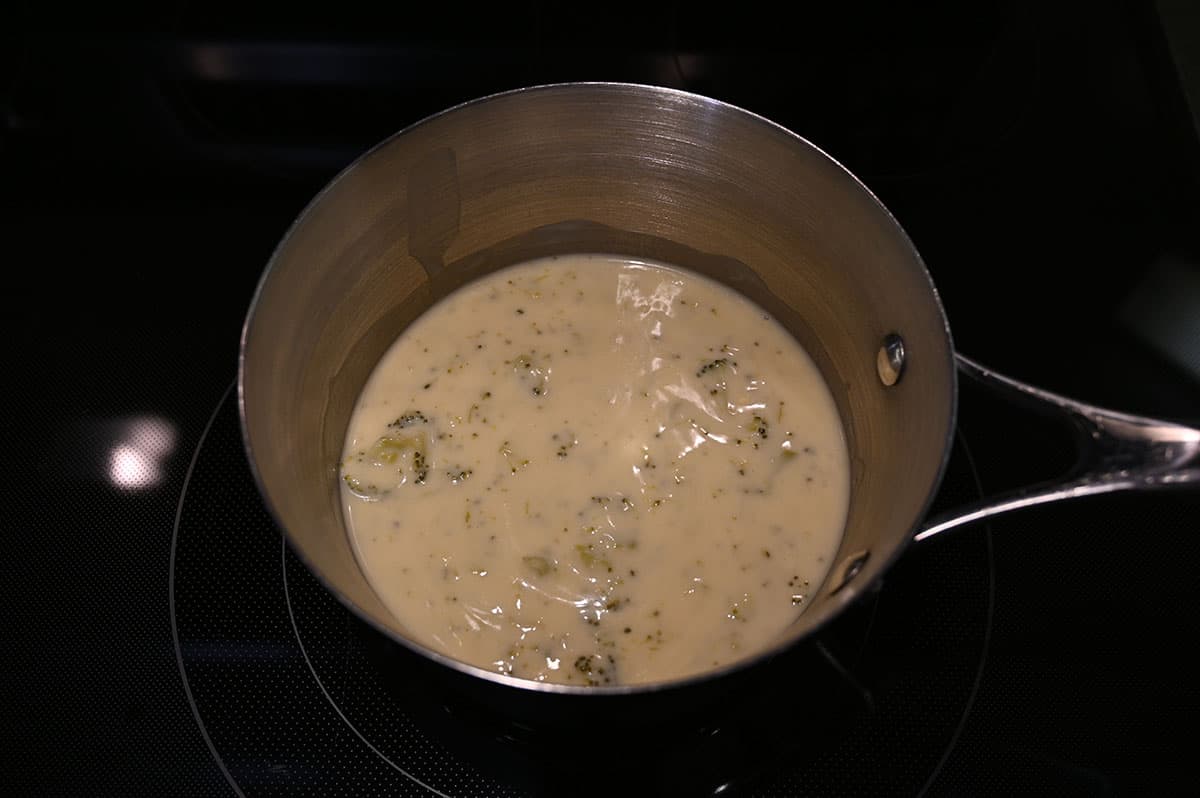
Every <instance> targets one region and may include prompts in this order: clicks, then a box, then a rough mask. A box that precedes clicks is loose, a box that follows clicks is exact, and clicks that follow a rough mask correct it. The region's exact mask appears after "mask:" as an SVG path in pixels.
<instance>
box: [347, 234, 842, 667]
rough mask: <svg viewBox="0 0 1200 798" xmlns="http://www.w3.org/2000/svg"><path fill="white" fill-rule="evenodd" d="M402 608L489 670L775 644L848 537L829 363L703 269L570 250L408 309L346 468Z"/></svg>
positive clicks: (695, 662) (694, 661)
mask: <svg viewBox="0 0 1200 798" xmlns="http://www.w3.org/2000/svg"><path fill="white" fill-rule="evenodd" d="M341 477H342V486H341V488H342V492H343V498H344V502H345V511H346V512H345V517H346V521H347V525H348V528H349V532H350V535H351V537H352V539H353V542H354V546H355V551H356V553H357V556H358V558H359V561H360V564H361V567H362V568H363V570H364V572H365V573H366V575H367V578H368V580H369V581H370V583H371V585H372V586H373V588H374V589H375V591H376V592H377V593H378V595H379V597H380V598H381V600H382V601H383V602H384V604H385V605H386V606H387V607H388V609H389V610H390V611H391V612H392V614H393V615H394V616H395V618H396V620H397V623H398V626H399V627H400V628H401V629H403V630H404V631H405V632H406V633H407V634H408V635H409V636H410V637H411V638H412V639H414V640H416V641H418V642H420V643H422V644H424V645H426V646H428V647H429V648H432V649H434V650H437V651H440V652H443V653H445V654H447V655H449V656H451V657H454V658H457V659H459V660H462V661H465V662H468V663H471V664H474V665H477V666H479V667H481V668H486V669H489V670H492V671H495V672H499V673H502V674H509V675H512V676H515V677H519V678H524V679H532V680H538V681H548V682H559V683H564V684H575V685H616V684H634V683H645V682H656V681H661V680H667V679H673V678H678V677H683V676H687V675H689V674H694V673H697V672H700V671H704V670H708V669H710V668H712V667H714V666H719V665H722V664H725V663H728V662H731V661H733V660H737V659H740V658H742V657H745V656H749V655H751V654H753V653H755V652H756V651H759V650H761V649H762V648H764V647H766V646H768V645H770V644H771V643H772V642H773V641H774V640H775V639H777V638H778V636H779V635H780V634H781V632H782V631H783V630H784V629H785V628H786V627H787V626H788V625H789V624H790V623H791V622H792V621H793V620H794V619H795V618H796V616H797V614H798V613H800V612H802V611H803V610H804V608H805V605H806V603H807V602H808V599H809V595H810V591H811V590H812V589H814V588H815V587H816V586H817V585H818V584H820V582H821V580H822V579H823V578H824V576H825V573H826V571H827V570H828V568H829V566H830V563H831V562H832V559H833V556H834V554H835V552H836V550H837V546H838V543H839V541H840V539H841V535H842V530H843V526H844V524H845V520H846V511H847V501H848V496H849V466H848V458H847V451H846V444H845V441H844V438H843V435H842V426H841V423H840V421H839V417H838V413H837V409H836V407H835V405H834V402H833V398H832V396H831V395H830V392H829V390H828V388H827V387H826V385H825V383H824V381H823V380H822V378H821V375H820V372H819V371H818V370H817V368H816V366H815V365H814V363H813V362H812V360H811V359H810V358H809V356H808V355H807V353H805V351H804V350H803V349H802V348H801V347H800V346H799V345H798V344H797V343H796V341H795V340H794V339H793V338H792V337H791V336H790V335H789V334H788V333H787V332H786V331H785V330H784V329H783V328H782V327H781V326H780V325H779V324H778V323H777V322H776V321H774V320H773V319H772V318H770V317H769V316H768V315H767V314H766V313H764V311H763V310H762V309H761V308H759V307H757V306H756V305H754V304H753V303H751V302H750V301H749V300H747V299H745V298H744V297H742V296H741V295H740V294H737V293H735V292H733V291H731V290H730V289H728V288H726V287H724V286H722V285H720V284H719V283H716V282H714V281H713V280H710V279H708V278H706V277H702V276H700V275H697V274H694V273H690V272H685V271H681V270H678V269H675V268H672V267H669V266H666V265H663V264H657V263H648V262H642V261H632V260H629V259H622V258H617V257H611V256H603V255H577V256H560V257H556V258H547V259H541V260H537V261H531V262H528V263H524V264H521V265H518V266H514V267H511V268H508V269H505V270H502V271H499V272H496V273H493V274H491V275H489V276H487V277H484V278H482V279H480V280H478V281H476V282H474V283H471V284H469V285H467V286H465V287H464V288H462V289H460V290H458V291H457V292H455V293H453V294H451V295H450V296H449V297H447V298H446V299H444V300H442V301H441V302H440V303H438V304H437V305H436V306H434V307H433V308H431V309H430V310H429V311H428V312H426V313H425V314H424V315H423V316H422V317H421V318H419V319H418V320H417V321H416V322H415V323H414V324H413V325H411V326H410V327H409V328H408V329H407V330H405V331H404V333H403V334H402V335H401V336H400V338H399V339H398V340H397V341H396V342H395V344H394V345H393V346H392V347H391V348H390V349H389V350H388V351H387V353H386V354H385V355H384V357H383V358H382V359H381V360H380V362H379V364H378V365H377V367H376V368H375V370H374V372H373V373H372V375H371V377H370V379H369V380H368V382H367V384H366V386H365V387H364V389H363V392H362V394H361V396H360V397H359V400H358V403H357V406H356V408H355V410H354V413H353V416H352V418H351V420H350V426H349V430H348V433H347V438H346V445H345V451H344V455H343V460H342V465H341Z"/></svg>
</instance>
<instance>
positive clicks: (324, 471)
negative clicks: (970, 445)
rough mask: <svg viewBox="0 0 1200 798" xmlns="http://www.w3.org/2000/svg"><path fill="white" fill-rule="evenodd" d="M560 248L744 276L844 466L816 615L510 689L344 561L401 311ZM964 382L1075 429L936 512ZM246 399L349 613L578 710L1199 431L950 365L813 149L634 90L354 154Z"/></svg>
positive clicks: (863, 220) (1127, 468)
mask: <svg viewBox="0 0 1200 798" xmlns="http://www.w3.org/2000/svg"><path fill="white" fill-rule="evenodd" d="M573 252H578V253H590V252H597V253H610V254H618V255H625V256H630V257H635V258H642V259H651V260H656V261H663V262H667V263H671V264H674V265H677V266H680V267H683V268H685V269H690V270H694V271H697V272H700V273H703V274H706V275H708V276H711V277H714V278H716V279H718V280H720V281H722V282H724V283H725V284H727V285H729V286H731V287H732V288H734V289H736V290H738V291H741V292H742V293H743V294H745V295H746V296H748V297H749V298H750V299H752V300H754V301H755V302H757V303H759V304H760V305H761V306H763V307H764V308H765V309H766V310H768V311H769V312H771V313H772V314H773V315H774V316H775V317H776V318H777V319H779V320H780V322H782V323H783V324H784V326H785V327H787V329H788V330H789V331H790V332H791V333H792V334H793V335H794V336H795V337H796V339H797V340H798V341H799V342H800V343H801V344H802V345H803V346H804V347H805V349H807V351H808V352H809V354H810V355H811V356H812V357H813V359H814V360H815V361H816V363H817V365H818V366H819V367H820V369H821V372H822V374H823V375H824V377H825V380H826V382H827V383H828V385H829V386H830V388H831V390H832V392H833V394H834V397H835V399H836V402H837V407H838V411H839V413H840V416H841V420H842V424H843V427H844V432H845V438H846V441H847V445H848V447H849V451H850V462H851V472H852V473H851V500H850V507H849V514H848V517H847V521H846V527H845V533H844V536H843V539H842V542H841V546H840V549H839V551H838V553H837V556H836V558H835V560H834V563H835V564H834V565H833V567H832V568H831V569H830V571H829V573H828V576H827V577H826V579H825V581H824V584H822V585H821V586H820V587H819V589H817V590H815V591H814V592H813V595H812V602H811V604H810V605H809V606H808V607H807V609H806V610H805V611H804V612H802V613H800V614H799V615H798V616H797V618H796V620H795V621H794V623H792V624H791V626H790V627H789V628H788V629H787V630H786V632H785V633H784V634H782V635H781V636H780V637H779V639H778V640H777V641H776V642H775V644H774V645H772V646H771V647H769V648H768V649H766V650H764V651H760V652H757V653H755V654H753V655H751V656H749V657H747V658H746V659H743V660H741V661H737V662H734V663H731V664H729V665H726V666H723V667H720V668H714V669H713V670H712V671H711V672H706V673H702V674H698V675H695V676H689V677H687V678H684V679H678V680H674V681H669V682H661V683H651V684H638V685H626V686H611V687H579V686H566V685H553V684H544V683H537V682H532V681H523V680H518V679H514V678H512V677H508V676H504V675H501V674H498V673H493V672H490V671H487V670H484V669H480V668H477V667H474V666H472V665H468V664H465V663H462V662H459V661H457V660H454V659H452V658H449V657H446V656H445V655H443V654H441V653H438V652H436V651H433V650H430V649H428V648H426V647H424V646H423V645H422V644H421V643H419V642H417V641H415V640H412V639H410V638H409V637H408V636H407V635H406V634H405V630H404V628H403V627H402V626H401V625H400V624H399V623H398V622H397V621H396V620H395V619H394V618H393V617H392V615H391V614H390V613H389V612H388V610H387V609H386V608H385V607H384V605H383V604H382V603H381V601H380V600H379V598H378V597H377V596H376V595H375V593H374V592H373V591H372V589H371V586H370V585H369V584H368V582H367V579H366V578H365V576H364V574H363V571H362V569H361V568H360V567H359V564H358V562H357V560H356V558H355V553H354V550H353V547H352V544H351V541H350V539H349V536H348V535H347V533H346V530H345V526H344V524H343V519H342V510H341V503H340V494H339V483H338V474H337V465H338V462H339V457H340V454H341V451H342V446H343V441H344V436H345V433H346V429H347V424H348V420H349V418H350V414H351V411H352V409H353V407H354V403H355V400H356V398H357V397H358V395H359V392H360V390H361V389H362V387H363V385H364V383H365V381H366V379H367V377H368V375H369V374H370V372H371V370H372V368H373V367H374V366H375V364H376V362H377V361H378V360H379V358H380V357H381V355H382V354H383V353H384V351H385V350H386V349H387V347H388V346H389V345H390V344H391V343H392V342H393V341H394V340H395V338H396V337H397V336H398V335H399V334H400V332H401V331H402V330H403V329H404V328H405V326H406V325H407V324H409V323H410V322H412V321H413V320H414V319H416V318H417V316H419V315H420V314H421V313H422V312H423V311H425V310H426V309H427V308H429V307H430V306H431V305H432V304H433V303H434V302H436V301H437V300H438V299H440V298H441V297H444V296H445V295H446V294H448V293H449V292H451V291H453V290H454V289H456V288H457V287H459V286H461V285H463V284H464V283H466V282H467V281H470V280H472V279H475V278H477V277H479V276H480V275H482V274H484V273H486V272H488V271H491V270H496V269H500V268H503V267H506V266H509V265H512V264H515V263H518V262H521V261H525V260H529V259H531V258H535V257H541V256H546V255H552V254H563V253H573ZM960 374H963V375H966V376H968V377H970V378H974V379H978V380H981V381H983V382H984V383H987V384H989V385H992V386H994V387H995V388H997V389H998V390H1000V391H1002V392H1004V393H1005V394H1007V395H1009V396H1011V397H1013V398H1015V399H1017V400H1019V401H1023V402H1027V403H1031V404H1033V405H1036V406H1038V407H1040V408H1042V409H1044V410H1046V411H1048V412H1051V413H1054V414H1057V415H1059V416H1061V417H1062V418H1063V420H1064V421H1065V422H1066V423H1068V424H1069V425H1071V426H1072V427H1073V428H1074V429H1075V430H1076V432H1077V433H1078V435H1077V440H1078V444H1079V461H1078V465H1077V466H1076V468H1075V469H1073V470H1072V471H1071V472H1070V473H1068V474H1065V475H1064V476H1063V477H1061V478H1060V479H1058V480H1055V481H1053V482H1050V483H1042V484H1038V485H1033V486H1030V487H1027V488H1025V489H1022V490H1019V491H1017V492H1014V493H1011V494H1008V495H1004V496H997V497H992V498H989V499H987V500H985V501H982V502H980V503H979V504H977V505H974V506H970V507H964V508H962V509H961V510H959V511H957V512H954V513H952V514H949V515H945V516H942V517H938V518H928V517H926V516H927V510H928V508H929V506H930V502H931V499H932V498H933V496H934V494H935V493H936V491H937V490H938V486H939V482H940V480H941V478H942V474H943V470H944V468H945V465H946V461H947V458H948V454H949V452H950V448H951V440H952V435H953V432H954V429H955V415H956V406H957V393H958V383H957V380H958V375H960ZM238 400H239V409H240V414H241V423H242V433H243V435H244V440H245V446H246V452H247V455H248V457H249V460H250V463H251V466H252V470H253V473H254V475H255V478H256V480H257V482H258V487H259V489H260V491H261V493H262V496H263V498H264V500H265V502H266V504H267V506H268V507H269V509H270V511H271V512H272V513H273V515H274V518H275V520H276V522H277V524H278V525H279V527H280V528H281V529H282V530H283V532H284V533H285V535H286V537H287V540H288V542H289V544H290V546H291V547H292V549H293V550H294V551H295V552H296V554H298V555H299V557H300V558H301V560H302V561H303V562H304V563H305V565H306V566H307V567H308V568H309V569H310V570H311V571H312V573H313V574H315V575H316V577H317V578H318V579H319V580H320V581H321V582H322V583H323V584H324V585H325V587H326V588H327V589H328V590H329V591H331V592H332V593H333V594H334V595H335V596H337V598H338V599H340V600H341V601H342V602H343V603H344V604H345V605H346V606H347V607H349V608H350V610H352V611H353V612H354V613H355V614H357V615H358V616H359V617H360V618H362V619H363V620H365V621H366V622H367V623H368V624H369V625H370V626H373V627H374V628H375V629H376V630H378V631H379V632H380V633H382V634H383V635H386V636H387V637H388V638H390V639H391V640H393V641H395V642H396V643H398V644H400V646H403V647H404V648H406V649H408V650H409V651H411V652H414V653H415V655H416V656H417V658H418V659H420V660H421V661H422V662H424V663H426V664H428V665H430V666H432V668H433V669H434V670H438V671H444V672H453V673H456V674H457V675H458V677H463V678H465V679H466V680H467V681H470V682H472V683H478V684H489V685H492V686H494V687H496V688H499V689H502V690H506V691H517V692H518V693H523V694H554V695H558V696H573V697H574V698H572V699H571V700H577V701H584V702H588V703H594V702H599V701H604V700H606V697H607V699H612V698H613V697H615V696H618V695H620V696H629V695H639V694H651V693H661V692H670V691H677V690H686V689H688V688H691V687H695V686H697V685H700V684H702V683H711V682H714V681H720V680H721V679H722V678H723V677H731V676H733V675H735V674H745V673H746V672H747V671H749V670H752V669H753V667H754V666H755V665H756V664H757V663H759V662H762V661H763V660H765V659H769V658H771V657H774V656H775V655H777V654H779V653H780V652H782V651H784V650H785V649H790V648H792V647H794V646H796V645H797V644H799V643H800V642H801V641H804V640H806V639H808V638H810V637H811V636H813V635H814V633H815V632H816V631H817V630H819V629H821V628H822V627H823V626H824V625H825V624H827V623H828V622H829V621H831V619H833V618H835V617H837V616H838V615H839V614H841V613H843V612H844V611H845V610H846V608H847V607H848V606H849V605H851V604H852V603H854V602H855V601H856V600H857V599H858V598H859V597H860V596H862V595H863V593H864V592H865V591H867V590H868V589H869V588H870V587H871V586H872V585H873V584H874V583H876V582H877V580H879V579H880V577H881V576H882V575H883V574H884V573H885V572H886V571H887V570H888V568H889V567H890V566H891V565H892V564H893V563H894V562H895V561H896V559H897V558H898V557H900V556H901V554H902V553H903V552H904V551H905V549H907V548H908V547H909V546H910V545H912V544H913V543H914V541H921V540H926V539H929V538H932V537H934V536H936V535H939V534H942V533H944V532H945V531H946V530H949V529H951V528H954V527H957V526H960V525H963V524H966V523H969V522H972V521H975V520H978V519H981V518H984V517H987V516H991V515H995V514H998V513H1004V512H1009V511H1013V510H1017V509H1020V508H1026V507H1030V506H1033V505H1037V504H1042V503H1046V502H1055V501H1060V500H1065V499H1071V498H1077V497H1083V496H1088V495H1091V494H1099V493H1107V492H1112V491H1122V490H1152V489H1161V488H1171V487H1184V486H1193V487H1194V486H1198V485H1200V430H1198V429H1195V428H1191V427H1188V426H1185V425H1183V424H1177V423H1171V422H1167V421H1161V420H1156V419H1150V418H1142V417H1138V416H1133V415H1128V414H1123V413H1118V412H1114V411H1110V410H1105V409H1101V408H1097V407H1093V406H1090V405H1087V404H1084V403H1082V402H1077V401H1073V400H1071V399H1067V398H1065V397H1061V396H1057V395H1054V394H1051V393H1049V392H1047V391H1044V390H1040V389H1038V388H1035V387H1032V386H1029V385H1025V384H1022V383H1020V382H1017V381H1015V380H1012V379H1008V378H1006V377H1003V376H1001V375H999V374H997V373H995V372H993V371H991V370H989V369H987V368H985V367H984V366H982V365H980V364H978V363H976V362H974V361H972V360H970V359H968V358H966V357H964V356H962V355H960V354H957V353H956V352H955V350H954V346H953V342H952V339H951V335H950V329H949V327H948V324H947V320H946V316H945V314H944V313H943V310H942V306H941V303H940V300H939V298H938V293H937V291H936V289H935V287H934V285H933V283H932V281H931V279H930V275H929V273H928V272H927V271H926V269H925V266H924V265H923V263H922V261H921V258H920V256H919V255H918V253H917V251H916V250H915V249H914V246H913V244H912V242H911V241H910V240H909V238H908V237H907V236H906V235H905V233H904V231H903V230H902V229H901V227H900V225H899V224H898V223H897V221H896V219H895V218H893V216H892V215H891V214H890V213H889V212H888V210H887V209H886V208H885V207H884V206H883V205H882V204H881V203H880V201H879V200H878V199H877V198H876V197H875V196H874V195H873V194H872V193H871V192H870V191H869V190H868V189H867V188H866V187H865V186H864V185H863V184H862V183H861V182H860V181H859V180H857V179H856V178H855V177H854V175H852V174H851V173H850V172H849V171H847V170H846V169H845V168H843V167H842V166H841V165H840V164H838V163H837V162H836V161H835V160H834V159H833V158H831V157H830V156H829V155H826V154H825V153H824V152H822V151H821V150H820V149H818V148H817V147H815V146H813V145H812V144H810V143H809V142H807V141H805V140H804V139H803V138H801V137H800V136H798V135H796V134H794V133H792V132H790V131H788V130H786V129H784V128H782V127H780V126H778V125H776V124H774V123H772V122H770V121H768V120H766V119H764V118H762V117H760V116H757V115H755V114H753V113H749V112H747V111H745V110H742V109H739V108H736V107H733V106H731V105H727V104H725V103H722V102H719V101H716V100H713V99H709V98H706V97H702V96H697V95H695V94H689V93H685V92H681V91H675V90H671V89H665V88H656V87H650V86H640V85H627V84H612V83H586V84H561V85H550V86H540V87H535V88H529V89H523V90H519V91H512V92H506V93H503V94H498V95H494V96H490V97H486V98H483V99H479V100H476V101H473V102H469V103H466V104H464V105H460V106H458V107H455V108H452V109H450V110H447V111H445V112H442V113H439V114H437V115H435V116H432V117H430V118H428V119H425V120H424V121H422V122H419V123H417V124H415V125H413V126H412V127H410V128H408V129H406V130H404V131H402V132H400V133H398V134H396V135H395V136H393V137H391V138H389V139H387V140H386V141H384V142H383V143H381V144H379V145H378V146H376V147H375V148H374V149H372V150H371V151H369V152H367V153H366V154H365V155H363V156H362V157H361V158H359V159H358V160H357V161H356V162H355V163H353V164H352V165H351V166H350V167H348V168H347V169H346V170H345V171H343V172H342V173H341V174H340V175H338V176H337V178H336V179H334V180H333V181H332V182H331V183H330V184H329V185H328V186H327V187H326V188H325V189H324V190H323V191H322V192H321V193H320V194H319V195H318V196H317V197H316V198H315V199H314V200H313V201H312V203H311V204H310V205H309V206H308V207H307V208H306V209H305V210H304V212H303V213H302V214H301V215H300V217H299V218H298V219H297V220H296V222H295V223H294V224H293V225H292V227H291V229H290V230H288V231H287V232H286V234H285V235H284V237H283V239H282V241H281V243H280V244H279V246H278V248H277V249H276V251H275V253H274V254H273V256H272V257H271V259H270V262H269V264H268V265H267V267H266V270H265V272H264V274H263V276H262V279H261V281H260V283H259V285H258V288H257V291H256V292H255V295H254V297H253V302H252V304H251V306H250V309H249V313H248V316H247V318H246V322H245V328H244V330H243V335H242V342H241V352H240V364H239V371H238ZM458 677H456V678H458ZM488 689H492V688H491V687H489V688H488Z"/></svg>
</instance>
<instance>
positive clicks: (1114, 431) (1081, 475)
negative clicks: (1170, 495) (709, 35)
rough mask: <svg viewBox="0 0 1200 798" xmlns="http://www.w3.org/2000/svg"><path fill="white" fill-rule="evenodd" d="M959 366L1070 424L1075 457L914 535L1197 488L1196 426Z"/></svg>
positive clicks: (971, 364)
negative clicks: (1066, 505) (1054, 473)
mask: <svg viewBox="0 0 1200 798" xmlns="http://www.w3.org/2000/svg"><path fill="white" fill-rule="evenodd" d="M955 360H956V361H957V362H958V369H959V371H960V372H961V373H962V374H964V375H966V376H968V377H971V378H972V379H974V380H976V381H978V382H980V383H982V384H984V385H986V386H987V387H989V388H991V389H993V390H995V391H997V392H999V393H1002V394H1004V395H1006V396H1008V397H1010V398H1012V399H1014V400H1016V401H1019V402H1020V403H1022V404H1025V405H1027V406H1029V407H1030V408H1031V409H1033V410H1035V411H1038V412H1041V413H1045V414H1048V415H1054V416H1058V417H1060V418H1062V419H1064V420H1066V421H1068V422H1070V423H1071V425H1072V426H1073V427H1074V429H1075V433H1076V435H1075V438H1076V450H1077V452H1078V459H1077V460H1076V463H1075V465H1074V467H1073V468H1072V469H1071V470H1070V471H1069V472H1067V473H1066V474H1064V475H1063V476H1062V477H1060V478H1058V479H1054V480H1050V481H1049V482H1043V483H1040V484H1037V485H1031V486H1029V487H1024V488H1018V489H1017V490H1014V491H1011V492H1008V493H1002V494H1000V495H998V496H992V497H990V498H985V499H981V500H980V501H978V502H975V503H973V504H969V505H967V506H965V507H961V508H958V509H956V510H952V511H950V512H948V513H944V514H942V515H939V516H937V517H935V518H932V519H930V520H928V521H927V522H926V523H925V525H924V526H923V527H922V528H921V530H920V531H919V532H918V533H917V534H916V538H915V539H916V540H928V539H929V538H931V537H933V536H934V535H937V534H940V533H942V532H945V531H946V530H948V529H954V528H955V527H959V526H962V525H964V524H969V523H972V522H974V521H978V520H981V519H984V518H990V517H991V516H994V515H1000V514H1001V513H1007V512H1012V511H1013V510H1020V509H1023V508H1025V507H1033V506H1036V505H1039V504H1048V503H1050V502H1057V501H1063V500H1064V499H1074V498H1078V497H1081V496H1093V495H1096V494H1100V493H1113V492H1116V491H1121V490H1158V489H1164V488H1173V487H1192V488H1200V429H1197V428H1194V427H1189V426H1186V425H1184V424H1177V423H1174V422H1171V421H1162V420H1159V419H1156V418H1147V417H1144V416H1134V415H1129V414H1127V413H1118V412H1116V411H1114V410H1106V409H1104V408H1101V407H1095V406H1094V405H1089V404H1084V403H1083V402H1078V401H1076V400H1074V399H1068V398H1067V397H1065V396H1059V395H1058V394H1054V393H1051V392H1050V391H1044V390H1042V389H1041V388H1036V387H1034V386H1032V385H1027V384H1025V383H1023V382H1019V381H1017V380H1014V379H1012V378H1010V377H1005V376H1004V375H1003V374H997V373H996V372H995V371H992V370H991V369H989V368H987V367H986V366H982V365H980V364H979V363H976V362H975V361H974V360H971V359H970V358H966V357H963V356H962V355H960V354H955Z"/></svg>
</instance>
